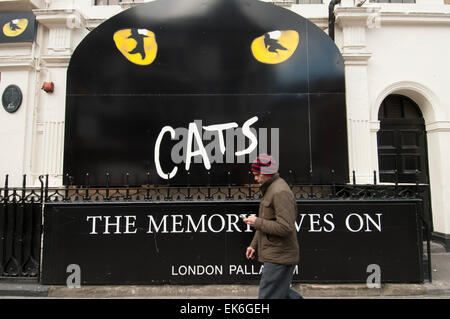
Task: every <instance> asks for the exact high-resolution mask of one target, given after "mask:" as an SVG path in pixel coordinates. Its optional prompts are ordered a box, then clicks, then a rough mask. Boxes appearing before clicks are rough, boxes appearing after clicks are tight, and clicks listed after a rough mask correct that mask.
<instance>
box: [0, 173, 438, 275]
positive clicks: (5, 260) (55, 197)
mask: <svg viewBox="0 0 450 319" xmlns="http://www.w3.org/2000/svg"><path fill="white" fill-rule="evenodd" d="M249 174H251V173H249ZM376 176H377V174H376V172H374V180H373V184H365V185H361V184H357V181H356V174H355V173H353V178H352V183H350V184H345V185H342V184H337V183H331V184H329V185H315V184H312V183H310V184H293V183H291V182H290V178H289V176H287V177H285V179H286V181H287V182H288V184H289V185H290V186H291V189H292V191H293V193H294V195H295V198H296V199H297V200H298V201H304V200H342V201H345V200H391V199H392V200H395V199H420V200H422V203H423V204H422V209H421V214H420V217H421V221H422V225H423V238H424V240H426V243H427V255H428V267H427V268H428V271H429V276H430V277H429V279H430V280H431V272H430V269H431V258H430V238H431V231H432V222H431V210H430V207H431V205H430V193H429V186H428V185H426V184H419V183H418V182H416V183H415V184H399V183H397V182H396V183H394V184H389V185H382V184H378V183H377V178H376ZM88 177H89V176H87V179H86V180H87V181H88V180H89V178H88ZM249 177H250V175H249ZM107 180H108V179H107ZM249 180H251V179H249ZM311 180H312V178H311ZM8 181H9V177H8V176H6V178H5V183H4V187H3V188H0V278H1V277H31V278H38V277H39V264H40V253H41V235H42V210H43V209H42V208H43V205H45V204H46V203H51V202H68V203H70V202H124V201H127V202H140V201H144V202H160V201H164V202H165V201H192V202H202V201H203V202H204V201H224V202H227V201H236V200H249V201H258V200H259V199H260V198H261V196H262V194H261V192H260V188H259V186H258V185H255V184H247V185H232V184H231V183H225V184H224V185H220V186H217V185H214V186H212V185H205V186H183V187H177V186H170V185H150V184H148V185H141V186H138V187H136V186H127V185H125V186H120V187H110V186H109V185H108V182H106V186H104V187H92V186H90V185H89V183H86V185H67V186H61V187H50V186H49V176H48V175H46V176H40V177H39V185H38V186H37V187H29V186H27V184H26V181H27V177H26V176H25V175H24V176H23V183H22V186H21V187H10V186H9V182H8Z"/></svg>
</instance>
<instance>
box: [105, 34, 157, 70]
mask: <svg viewBox="0 0 450 319" xmlns="http://www.w3.org/2000/svg"><path fill="white" fill-rule="evenodd" d="M113 38H114V42H115V44H116V47H117V49H118V50H119V51H120V53H122V54H123V56H124V57H125V58H126V59H127V60H128V61H130V62H132V63H134V64H137V65H150V64H152V63H153V61H155V59H156V55H157V53H158V44H157V42H156V37H155V34H154V33H153V32H152V31H150V30H147V29H123V30H119V31H117V32H116V33H114V37H113Z"/></svg>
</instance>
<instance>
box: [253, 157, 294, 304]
mask: <svg viewBox="0 0 450 319" xmlns="http://www.w3.org/2000/svg"><path fill="white" fill-rule="evenodd" d="M252 172H253V175H254V178H255V181H256V182H258V183H259V184H260V185H261V186H260V187H261V192H262V194H263V198H262V199H261V203H260V205H259V212H258V217H256V216H249V217H247V218H246V219H244V222H245V223H246V224H247V225H250V226H252V227H254V228H255V229H256V231H255V236H254V237H253V240H252V243H251V244H250V246H249V247H248V248H247V251H246V257H247V259H254V258H255V254H257V255H258V260H259V261H260V262H263V263H264V268H263V272H262V277H261V281H260V284H259V294H258V297H259V298H260V299H301V298H302V297H301V296H300V295H299V294H298V293H297V292H295V291H294V290H292V289H291V288H290V286H291V282H292V277H293V273H294V268H295V265H297V264H298V261H299V247H298V241H297V232H296V228H295V220H296V218H297V205H296V202H295V198H294V194H293V193H292V191H291V189H290V187H289V185H288V184H287V183H286V182H285V181H284V180H283V179H282V178H281V177H280V176H279V174H278V165H277V163H276V161H275V160H274V159H273V157H272V156H270V155H266V154H261V155H259V156H258V157H257V159H256V161H255V162H253V164H252Z"/></svg>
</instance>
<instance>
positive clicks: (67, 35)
mask: <svg viewBox="0 0 450 319" xmlns="http://www.w3.org/2000/svg"><path fill="white" fill-rule="evenodd" d="M33 12H34V14H35V15H36V20H37V21H38V22H39V23H40V24H42V25H44V26H45V27H46V28H47V29H48V32H49V33H48V45H47V50H48V52H47V54H49V55H71V54H72V52H73V49H74V48H73V44H72V36H73V31H74V30H76V29H80V28H82V27H84V26H85V24H86V22H85V19H84V17H83V16H82V15H81V14H80V12H78V11H77V10H76V9H53V10H46V9H39V10H34V11H33Z"/></svg>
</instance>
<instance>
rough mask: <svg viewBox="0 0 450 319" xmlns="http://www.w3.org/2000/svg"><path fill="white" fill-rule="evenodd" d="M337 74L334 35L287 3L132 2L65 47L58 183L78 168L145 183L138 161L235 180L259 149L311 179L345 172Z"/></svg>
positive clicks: (167, 172)
mask: <svg viewBox="0 0 450 319" xmlns="http://www.w3.org/2000/svg"><path fill="white" fill-rule="evenodd" d="M344 82H345V81H344V65H343V60H342V56H341V54H340V52H339V50H338V49H337V47H336V46H335V44H334V43H333V42H332V41H331V40H330V39H329V37H328V36H327V35H326V34H325V33H324V32H323V31H321V30H320V29H319V28H318V27H317V26H315V25H314V24H313V23H311V22H310V21H308V20H306V19H304V18H302V17H301V16H299V15H297V14H295V13H293V12H291V11H289V10H287V9H284V8H281V7H277V6H274V5H272V4H268V3H264V2H260V1H256V0H241V1H240V0H208V1H204V0H164V1H154V2H150V3H146V4H142V5H139V6H136V7H134V8H131V9H129V10H126V11H124V12H123V13H120V14H118V15H117V16H115V17H113V18H111V19H109V20H108V21H106V22H104V23H103V24H102V25H100V26H99V27H98V28H96V29H95V30H93V31H92V32H91V33H90V34H89V35H88V36H87V37H86V38H85V39H84V40H83V41H82V43H81V44H80V45H79V46H78V48H77V49H76V51H75V52H74V54H73V56H72V59H71V62H70V66H69V70H68V83H67V103H66V132H65V156H64V175H65V176H66V178H65V184H68V183H69V182H70V183H74V184H84V183H85V182H86V178H85V174H86V173H88V174H89V183H90V184H91V185H94V184H95V185H104V184H105V183H106V180H107V179H106V174H107V173H109V174H110V177H109V182H110V184H116V185H122V184H124V183H126V182H127V183H129V184H135V185H139V184H146V183H147V182H148V177H147V172H148V173H149V176H150V179H151V183H155V184H160V183H167V182H169V183H171V184H172V185H173V184H179V185H184V184H186V183H189V184H207V183H208V184H225V183H233V184H244V183H247V182H248V181H249V174H248V171H249V167H250V166H249V163H250V162H251V161H253V160H254V158H255V157H256V155H257V154H258V153H269V154H271V155H273V156H274V157H276V158H277V159H278V162H279V167H280V173H281V175H287V174H289V175H290V177H291V178H292V181H293V182H310V171H312V176H313V182H314V183H329V182H331V179H332V178H334V180H335V181H336V182H347V181H348V155H347V129H346V110H345V85H344ZM332 170H334V171H335V174H334V175H333V174H332V173H331V171H332ZM188 172H189V174H188ZM127 173H128V174H129V177H128V180H127V181H126V180H125V175H126V174H127ZM67 176H71V179H70V180H69V179H68V177H67ZM332 176H333V177H332Z"/></svg>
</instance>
